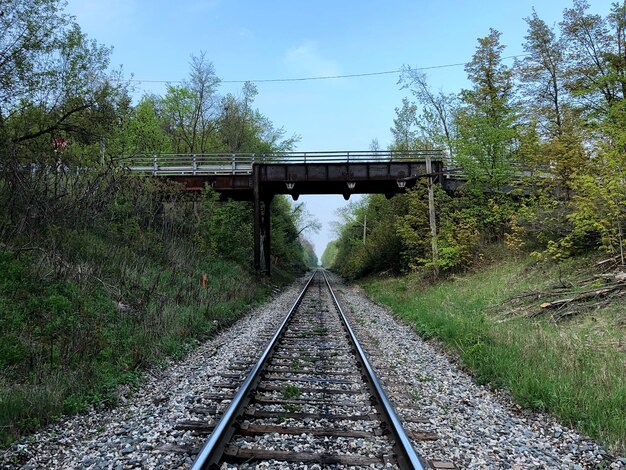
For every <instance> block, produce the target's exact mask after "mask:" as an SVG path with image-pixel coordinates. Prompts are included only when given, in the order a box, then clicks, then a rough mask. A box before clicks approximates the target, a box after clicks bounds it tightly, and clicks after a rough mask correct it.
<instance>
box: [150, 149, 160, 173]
mask: <svg viewBox="0 0 626 470" xmlns="http://www.w3.org/2000/svg"><path fill="white" fill-rule="evenodd" d="M158 171H159V165H158V164H157V155H156V153H154V154H152V174H153V175H154V176H156V175H157V172H158Z"/></svg>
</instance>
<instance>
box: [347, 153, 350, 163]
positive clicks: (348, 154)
mask: <svg viewBox="0 0 626 470" xmlns="http://www.w3.org/2000/svg"><path fill="white" fill-rule="evenodd" d="M346 155H347V156H348V163H350V152H346Z"/></svg>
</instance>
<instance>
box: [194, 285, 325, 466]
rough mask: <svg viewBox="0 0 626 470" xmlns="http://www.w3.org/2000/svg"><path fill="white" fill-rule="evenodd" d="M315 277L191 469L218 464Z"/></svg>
mask: <svg viewBox="0 0 626 470" xmlns="http://www.w3.org/2000/svg"><path fill="white" fill-rule="evenodd" d="M314 278H315V273H313V275H312V276H311V278H310V279H309V280H308V281H307V283H306V284H305V286H304V289H302V292H300V295H299V296H298V298H297V299H296V301H295V302H294V304H293V305H292V307H291V309H290V310H289V312H288V313H287V315H285V318H284V319H283V321H282V323H281V324H280V326H279V327H278V330H277V331H276V333H275V334H274V336H273V337H272V339H271V340H270V341H269V343H268V344H267V346H266V347H265V350H264V351H263V353H262V354H261V357H260V358H259V360H258V361H257V363H256V365H255V366H254V367H253V368H252V370H251V371H250V373H249V374H248V376H247V377H246V380H244V382H243V384H241V386H240V387H239V390H238V391H237V393H236V394H235V397H234V398H233V401H232V402H231V404H230V406H229V407H228V408H227V409H226V411H225V412H224V414H223V415H222V418H221V419H220V420H219V422H218V423H217V425H216V426H215V428H214V430H213V432H212V433H211V436H210V437H209V440H208V441H207V442H206V443H205V444H204V446H203V447H202V449H200V452H199V453H198V455H197V456H196V459H195V460H194V462H193V464H192V466H191V470H201V469H206V468H211V467H212V466H214V465H217V464H218V462H219V459H220V457H221V455H222V452H223V449H224V447H225V445H226V444H227V443H228V441H229V440H230V438H231V437H232V435H233V433H234V432H235V428H234V424H235V421H236V420H237V417H238V416H239V415H240V414H241V411H242V410H243V408H244V406H245V405H246V403H247V401H248V400H249V394H250V392H251V391H252V389H253V388H254V386H255V385H256V383H257V382H258V380H259V379H260V376H261V372H262V370H263V368H264V367H265V363H266V361H267V360H268V358H269V357H270V355H271V353H272V351H273V350H274V347H275V346H276V343H277V341H278V338H279V337H280V336H281V335H282V333H283V331H284V329H285V326H286V325H287V323H288V322H289V320H290V318H291V316H292V315H293V313H294V312H295V311H296V309H297V308H298V306H299V305H300V303H301V302H302V298H303V297H304V294H305V293H306V291H307V289H308V288H309V286H310V285H311V282H312V281H313V279H314Z"/></svg>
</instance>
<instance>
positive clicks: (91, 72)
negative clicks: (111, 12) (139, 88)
mask: <svg viewBox="0 0 626 470" xmlns="http://www.w3.org/2000/svg"><path fill="white" fill-rule="evenodd" d="M2 11H3V15H2V16H0V84H1V85H2V86H1V87H0V135H1V136H2V137H3V140H4V142H3V145H2V147H3V150H4V151H5V158H6V157H7V156H8V155H19V156H20V157H21V158H22V159H24V160H28V161H29V162H33V161H41V160H42V159H43V160H47V161H54V159H55V158H57V157H58V155H54V152H53V150H54V145H55V142H63V149H66V148H68V149H69V150H72V145H70V144H76V145H79V146H80V145H83V146H85V145H87V146H88V145H92V144H99V142H100V141H101V139H102V137H103V136H104V135H106V134H107V133H109V132H111V130H112V128H113V127H114V126H115V125H116V123H117V120H116V112H117V111H118V110H119V107H120V103H121V102H124V103H126V102H127V101H128V100H127V96H128V94H127V92H126V89H125V88H126V85H125V83H124V81H123V80H121V76H120V74H119V73H111V72H109V70H108V66H109V57H110V49H108V48H106V47H104V46H102V45H100V44H98V43H97V42H96V41H94V40H90V39H88V38H87V37H86V35H85V34H84V33H83V32H82V31H81V29H80V27H79V26H78V25H77V24H76V23H75V22H74V21H73V20H72V19H71V18H69V17H68V16H67V15H66V14H65V13H64V12H63V4H62V3H61V2H60V1H57V0H38V1H35V0H10V1H8V2H5V3H4V4H3V9H2ZM57 153H58V152H57ZM71 155H72V152H67V153H66V156H65V158H66V159H68V158H69V157H70V156H71ZM95 155H96V157H94V159H98V160H99V157H98V153H95Z"/></svg>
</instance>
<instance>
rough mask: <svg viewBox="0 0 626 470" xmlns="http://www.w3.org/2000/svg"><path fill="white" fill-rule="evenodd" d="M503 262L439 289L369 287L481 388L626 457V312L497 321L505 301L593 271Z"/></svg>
mask: <svg viewBox="0 0 626 470" xmlns="http://www.w3.org/2000/svg"><path fill="white" fill-rule="evenodd" d="M502 259H505V261H498V262H494V263H493V264H492V265H490V266H488V267H486V268H484V269H482V270H480V271H479V272H476V273H470V274H467V275H463V276H456V277H453V278H451V279H449V280H446V281H443V282H440V283H437V284H435V285H432V283H431V282H429V281H426V280H425V279H424V277H422V276H420V275H417V274H415V275H410V276H406V277H401V278H396V279H389V278H387V279H374V278H372V279H369V280H366V281H364V282H363V285H364V288H365V290H366V292H367V293H368V295H369V296H370V297H372V298H373V299H374V300H376V301H379V302H381V303H384V304H386V305H388V306H389V307H390V308H391V309H392V310H393V312H394V313H395V314H396V315H397V316H398V317H400V318H401V319H403V320H405V321H406V322H408V323H410V324H412V325H413V326H414V328H415V330H416V331H417V332H418V333H419V334H420V335H421V336H423V337H424V338H427V339H430V338H435V339H437V340H440V341H441V342H442V343H443V344H444V346H445V347H446V348H447V349H449V350H451V351H453V352H454V353H455V354H457V355H458V356H459V357H460V359H461V361H462V363H463V364H464V365H465V366H467V367H469V368H470V369H471V370H472V371H473V373H474V374H475V377H476V380H477V381H478V382H479V383H489V384H491V385H492V386H494V387H505V388H507V389H509V390H510V391H511V393H512V395H513V397H514V399H515V400H516V401H517V402H518V403H519V404H521V405H522V406H525V407H527V408H531V409H538V410H544V411H547V412H550V413H552V414H554V415H556V416H557V417H559V418H560V419H561V421H562V422H564V423H566V424H569V425H573V426H576V427H577V428H579V429H580V430H581V431H582V432H584V433H586V434H588V435H589V436H591V437H594V438H597V439H599V440H601V441H602V442H604V443H605V444H606V445H607V446H608V447H609V448H611V449H612V450H613V451H615V452H618V453H622V454H623V453H624V452H626V418H625V417H626V351H625V348H626V344H625V343H624V338H625V337H626V320H625V314H624V312H625V311H626V302H624V301H623V300H621V301H619V302H618V303H613V304H611V305H609V306H607V307H605V308H602V309H598V310H595V311H592V312H589V313H585V314H580V315H578V316H576V317H574V318H572V319H569V320H565V321H561V322H559V323H554V322H552V321H551V320H550V319H549V318H535V319H529V318H527V317H525V316H517V317H512V318H509V319H507V321H502V319H501V317H500V316H499V314H498V312H499V311H500V310H502V309H505V308H506V305H503V302H504V301H505V300H506V299H507V298H508V297H510V296H512V295H514V294H516V293H520V292H523V291H527V290H531V289H538V290H541V289H545V288H547V287H548V286H549V285H550V284H555V283H559V282H563V281H566V280H567V278H568V276H569V277H572V275H573V273H579V272H584V271H588V268H587V266H589V265H591V264H592V260H591V259H590V258H579V259H574V260H569V261H567V262H566V263H565V264H563V265H561V266H546V265H535V264H533V263H532V261H531V260H530V259H528V258H522V259H519V260H516V259H512V257H511V256H504V257H502ZM564 273H568V276H566V275H564ZM559 279H560V281H559Z"/></svg>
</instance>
